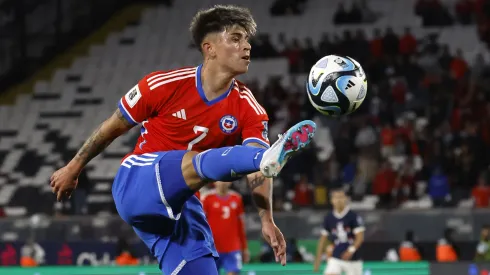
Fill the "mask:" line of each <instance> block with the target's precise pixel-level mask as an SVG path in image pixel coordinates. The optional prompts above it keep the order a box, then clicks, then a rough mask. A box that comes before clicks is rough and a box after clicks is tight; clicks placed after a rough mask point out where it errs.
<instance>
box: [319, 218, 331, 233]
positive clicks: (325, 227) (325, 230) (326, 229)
mask: <svg viewBox="0 0 490 275" xmlns="http://www.w3.org/2000/svg"><path fill="white" fill-rule="evenodd" d="M320 234H321V235H322V236H328V235H329V234H330V227H329V226H328V218H327V217H325V218H324V219H323V228H322V231H320Z"/></svg>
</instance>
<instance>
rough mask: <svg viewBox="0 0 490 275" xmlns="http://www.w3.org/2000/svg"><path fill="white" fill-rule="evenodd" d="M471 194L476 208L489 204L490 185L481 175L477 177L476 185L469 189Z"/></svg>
mask: <svg viewBox="0 0 490 275" xmlns="http://www.w3.org/2000/svg"><path fill="white" fill-rule="evenodd" d="M471 196H472V197H473V201H474V202H475V207H476V208H486V207H488V206H489V202H490V187H489V186H488V184H487V182H486V180H485V177H484V176H483V175H481V176H480V177H479V178H478V185H477V186H475V187H474V188H473V190H472V191H471Z"/></svg>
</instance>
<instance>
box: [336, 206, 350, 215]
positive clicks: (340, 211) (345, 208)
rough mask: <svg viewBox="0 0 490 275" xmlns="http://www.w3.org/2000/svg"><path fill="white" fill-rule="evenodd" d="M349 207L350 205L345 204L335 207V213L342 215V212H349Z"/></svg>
mask: <svg viewBox="0 0 490 275" xmlns="http://www.w3.org/2000/svg"><path fill="white" fill-rule="evenodd" d="M347 209H348V207H347V206H344V207H342V208H337V209H334V210H333V211H334V212H335V214H338V215H341V214H343V213H345V212H347Z"/></svg>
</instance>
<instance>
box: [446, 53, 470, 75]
mask: <svg viewBox="0 0 490 275" xmlns="http://www.w3.org/2000/svg"><path fill="white" fill-rule="evenodd" d="M450 69H451V76H452V77H453V78H455V79H461V78H463V77H464V75H465V74H466V72H467V71H468V64H467V63H466V61H465V60H464V57H463V52H462V51H461V49H458V50H457V51H456V56H455V57H454V58H453V61H451V66H450Z"/></svg>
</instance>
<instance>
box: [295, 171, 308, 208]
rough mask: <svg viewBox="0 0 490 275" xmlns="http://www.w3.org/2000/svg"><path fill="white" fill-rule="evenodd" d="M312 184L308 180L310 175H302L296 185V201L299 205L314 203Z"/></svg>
mask: <svg viewBox="0 0 490 275" xmlns="http://www.w3.org/2000/svg"><path fill="white" fill-rule="evenodd" d="M312 198H313V193H312V186H311V184H310V183H309V182H308V177H307V176H306V175H302V176H301V178H300V180H299V181H298V183H296V186H295V187H294V199H293V201H294V203H295V204H296V205H298V206H309V205H311V204H312V203H313V201H312Z"/></svg>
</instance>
